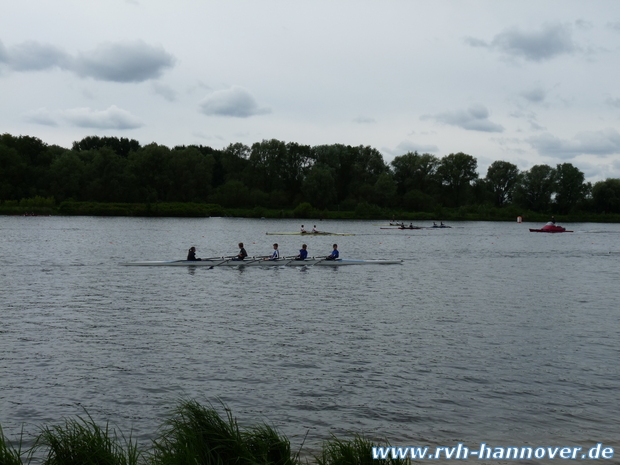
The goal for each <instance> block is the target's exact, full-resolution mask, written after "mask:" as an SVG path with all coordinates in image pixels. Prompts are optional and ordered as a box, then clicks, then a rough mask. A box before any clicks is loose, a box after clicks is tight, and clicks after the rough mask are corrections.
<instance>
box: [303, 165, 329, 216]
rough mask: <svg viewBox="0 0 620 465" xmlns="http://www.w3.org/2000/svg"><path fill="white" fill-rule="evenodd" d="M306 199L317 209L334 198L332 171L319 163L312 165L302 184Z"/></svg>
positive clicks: (322, 207) (323, 206)
mask: <svg viewBox="0 0 620 465" xmlns="http://www.w3.org/2000/svg"><path fill="white" fill-rule="evenodd" d="M302 192H303V194H304V196H305V197H306V200H307V201H308V202H310V203H311V204H312V205H314V206H315V207H317V208H319V209H324V208H326V207H327V206H328V205H330V204H332V203H333V202H334V201H335V200H336V183H335V181H334V176H333V175H332V171H331V170H330V169H329V168H327V167H324V166H321V165H314V166H313V167H312V168H311V169H310V171H309V172H308V175H307V176H306V179H305V180H304V183H303V186H302Z"/></svg>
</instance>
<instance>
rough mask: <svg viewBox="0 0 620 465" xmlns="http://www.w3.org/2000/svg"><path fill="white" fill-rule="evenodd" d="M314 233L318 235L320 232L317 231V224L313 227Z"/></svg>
mask: <svg viewBox="0 0 620 465" xmlns="http://www.w3.org/2000/svg"><path fill="white" fill-rule="evenodd" d="M312 232H313V233H314V234H317V233H318V232H319V230H318V229H316V224H315V225H314V226H313V227H312Z"/></svg>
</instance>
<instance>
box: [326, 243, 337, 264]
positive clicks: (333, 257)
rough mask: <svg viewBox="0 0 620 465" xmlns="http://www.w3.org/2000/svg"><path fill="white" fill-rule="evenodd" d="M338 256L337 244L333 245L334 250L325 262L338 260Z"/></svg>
mask: <svg viewBox="0 0 620 465" xmlns="http://www.w3.org/2000/svg"><path fill="white" fill-rule="evenodd" d="M339 256H340V252H338V244H334V250H332V253H330V254H329V255H328V256H327V257H326V258H325V260H338V257H339Z"/></svg>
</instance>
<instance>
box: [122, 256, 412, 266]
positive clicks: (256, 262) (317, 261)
mask: <svg viewBox="0 0 620 465" xmlns="http://www.w3.org/2000/svg"><path fill="white" fill-rule="evenodd" d="M402 263H403V261H402V260H351V259H338V260H324V259H321V258H310V259H307V260H286V259H281V260H263V259H252V260H243V261H241V260H198V261H188V260H173V261H163V260H161V261H143V262H126V263H120V265H123V266H314V265H316V266H348V265H397V264H402Z"/></svg>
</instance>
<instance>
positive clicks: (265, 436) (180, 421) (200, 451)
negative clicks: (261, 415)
mask: <svg viewBox="0 0 620 465" xmlns="http://www.w3.org/2000/svg"><path fill="white" fill-rule="evenodd" d="M150 463H151V464H153V465H184V464H187V465H189V464H192V465H193V464H205V465H210V464H218V465H219V464H222V465H227V464H239V465H244V464H248V465H252V464H274V465H288V464H296V463H297V461H296V458H295V457H292V456H291V449H290V443H289V441H288V439H286V438H284V437H282V436H280V435H279V434H278V433H277V431H275V430H274V429H273V428H271V427H269V426H266V425H263V426H259V427H254V428H249V429H246V430H242V429H241V428H240V427H239V425H238V424H237V421H236V420H235V419H234V418H233V416H232V414H231V412H230V410H228V409H226V418H222V417H221V416H220V415H219V414H218V413H217V412H216V411H215V409H213V408H205V407H203V406H202V405H200V404H198V403H197V402H195V401H184V402H182V403H181V404H180V405H179V406H178V407H177V408H176V410H175V412H174V415H173V417H172V418H171V419H169V420H168V421H166V423H165V425H164V427H163V428H162V430H161V433H160V435H159V437H158V438H157V439H156V440H155V441H154V451H153V453H152V454H151V461H150Z"/></svg>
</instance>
